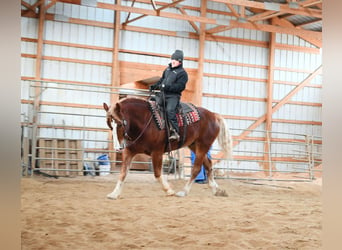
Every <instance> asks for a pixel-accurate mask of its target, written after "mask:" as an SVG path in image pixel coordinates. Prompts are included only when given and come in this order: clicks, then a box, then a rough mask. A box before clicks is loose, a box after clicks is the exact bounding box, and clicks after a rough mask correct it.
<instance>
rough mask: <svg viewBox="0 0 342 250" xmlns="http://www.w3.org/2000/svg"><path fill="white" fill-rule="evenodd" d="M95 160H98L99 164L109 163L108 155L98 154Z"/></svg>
mask: <svg viewBox="0 0 342 250" xmlns="http://www.w3.org/2000/svg"><path fill="white" fill-rule="evenodd" d="M97 160H98V161H99V165H109V157H108V155H106V154H104V155H100V156H99V157H97Z"/></svg>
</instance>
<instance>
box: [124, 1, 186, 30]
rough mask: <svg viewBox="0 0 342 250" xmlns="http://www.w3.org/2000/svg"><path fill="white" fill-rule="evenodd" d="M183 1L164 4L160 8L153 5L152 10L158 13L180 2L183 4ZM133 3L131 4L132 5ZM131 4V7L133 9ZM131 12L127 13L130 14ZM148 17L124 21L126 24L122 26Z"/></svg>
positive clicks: (144, 15)
mask: <svg viewBox="0 0 342 250" xmlns="http://www.w3.org/2000/svg"><path fill="white" fill-rule="evenodd" d="M183 1H184V0H178V1H173V2H172V3H169V4H166V5H164V6H162V7H160V8H156V5H154V7H153V9H154V10H155V11H156V12H157V13H158V12H160V11H161V10H164V9H167V8H171V7H174V6H175V5H177V4H179V3H180V2H183ZM134 2H135V1H133V2H132V3H133V4H134ZM133 4H132V6H131V7H133ZM154 4H156V3H154ZM130 13H131V12H129V14H130ZM147 16H148V15H147V14H142V15H140V16H138V17H135V18H133V19H130V20H126V22H124V23H123V25H127V24H128V23H131V22H134V21H137V20H139V19H141V18H143V17H147Z"/></svg>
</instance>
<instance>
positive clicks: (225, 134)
mask: <svg viewBox="0 0 342 250" xmlns="http://www.w3.org/2000/svg"><path fill="white" fill-rule="evenodd" d="M216 116H217V120H218V122H219V126H220V132H219V134H218V137H217V140H218V143H219V145H220V146H221V148H222V152H223V157H224V158H225V159H232V157H233V154H232V150H233V138H232V135H231V133H230V130H229V128H228V127H227V125H226V122H225V120H224V118H223V117H222V116H220V115H218V114H217V115H216Z"/></svg>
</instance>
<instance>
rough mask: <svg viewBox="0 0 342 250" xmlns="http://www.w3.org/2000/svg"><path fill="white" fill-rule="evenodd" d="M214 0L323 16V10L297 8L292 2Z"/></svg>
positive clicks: (284, 11) (297, 13) (263, 8)
mask: <svg viewBox="0 0 342 250" xmlns="http://www.w3.org/2000/svg"><path fill="white" fill-rule="evenodd" d="M212 1H213V2H217V3H225V4H226V3H229V4H234V5H239V6H245V7H249V8H257V9H261V10H270V9H277V11H280V12H283V13H290V14H295V15H302V16H311V17H317V18H322V10H319V9H313V8H308V7H299V6H298V7H297V8H291V7H290V4H280V3H268V2H266V3H260V2H255V1H249V0H212Z"/></svg>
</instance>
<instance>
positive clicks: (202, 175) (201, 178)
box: [191, 151, 211, 182]
mask: <svg viewBox="0 0 342 250" xmlns="http://www.w3.org/2000/svg"><path fill="white" fill-rule="evenodd" d="M207 156H208V158H209V159H210V158H211V155H210V151H208V153H207ZM195 159H196V155H195V153H194V152H192V151H191V164H192V165H194V162H195ZM206 180H207V174H206V172H205V169H204V166H203V165H202V166H201V171H200V172H199V173H198V175H197V176H196V178H195V182H203V181H206Z"/></svg>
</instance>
